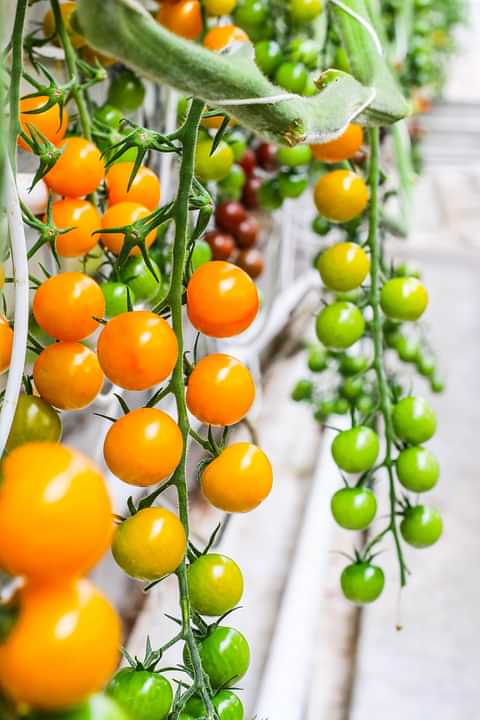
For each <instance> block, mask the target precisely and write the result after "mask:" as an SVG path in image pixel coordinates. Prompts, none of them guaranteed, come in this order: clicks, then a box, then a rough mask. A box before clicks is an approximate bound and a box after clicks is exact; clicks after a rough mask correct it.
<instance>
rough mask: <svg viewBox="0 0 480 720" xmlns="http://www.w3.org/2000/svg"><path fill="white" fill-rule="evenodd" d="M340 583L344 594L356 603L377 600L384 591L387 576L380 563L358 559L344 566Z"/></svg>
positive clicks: (360, 603) (363, 603) (361, 603)
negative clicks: (374, 563) (373, 563)
mask: <svg viewBox="0 0 480 720" xmlns="http://www.w3.org/2000/svg"><path fill="white" fill-rule="evenodd" d="M340 584H341V587H342V591H343V594H344V595H345V597H346V598H347V600H350V602H353V603H355V604H356V605H365V604H367V603H371V602H375V600H377V598H378V597H380V595H381V594H382V592H383V588H384V585H385V576H384V574H383V570H382V569H381V568H380V567H378V565H372V564H371V563H368V562H365V561H358V562H355V563H352V565H347V567H346V568H344V570H343V572H342V574H341V577H340Z"/></svg>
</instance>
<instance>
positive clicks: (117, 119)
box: [95, 103, 123, 130]
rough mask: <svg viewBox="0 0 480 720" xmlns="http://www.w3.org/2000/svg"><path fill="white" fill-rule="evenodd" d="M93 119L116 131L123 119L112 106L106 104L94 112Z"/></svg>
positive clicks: (118, 111)
mask: <svg viewBox="0 0 480 720" xmlns="http://www.w3.org/2000/svg"><path fill="white" fill-rule="evenodd" d="M95 119H96V120H98V121H99V122H101V123H103V125H108V127H111V128H114V129H115V130H118V128H119V127H120V123H121V122H122V119H123V113H122V111H121V110H119V109H118V108H116V107H115V106H114V105H109V104H108V103H106V104H105V105H102V107H99V108H98V109H97V110H95Z"/></svg>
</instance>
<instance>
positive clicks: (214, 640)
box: [184, 625, 250, 689]
mask: <svg viewBox="0 0 480 720" xmlns="http://www.w3.org/2000/svg"><path fill="white" fill-rule="evenodd" d="M197 645H198V651H199V653H200V658H201V661H202V666H203V669H204V671H205V672H206V674H207V675H208V677H209V679H210V683H211V685H212V688H214V689H216V688H221V687H224V686H225V685H235V684H236V683H237V682H238V680H240V679H241V678H242V677H243V676H244V675H245V673H246V672H247V670H248V666H249V664H250V648H249V646H248V643H247V641H246V639H245V637H244V636H243V635H242V633H241V632H239V631H238V630H235V629H233V628H229V627H224V626H222V625H220V626H219V627H217V628H215V629H214V630H213V631H212V632H210V633H209V635H207V637H206V638H204V639H202V640H200V641H198V643H197ZM184 656H185V659H186V660H187V662H189V654H188V649H186V652H185V653H184Z"/></svg>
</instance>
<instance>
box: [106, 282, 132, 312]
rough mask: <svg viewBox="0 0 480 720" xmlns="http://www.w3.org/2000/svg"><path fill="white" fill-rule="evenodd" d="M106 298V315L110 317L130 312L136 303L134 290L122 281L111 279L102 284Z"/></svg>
mask: <svg viewBox="0 0 480 720" xmlns="http://www.w3.org/2000/svg"><path fill="white" fill-rule="evenodd" d="M100 287H101V288H102V292H103V296H104V298H105V315H106V317H108V318H112V317H115V316H116V315H120V314H121V313H124V312H128V310H129V302H130V305H131V307H133V305H134V303H135V295H134V293H133V290H132V289H131V288H129V287H128V285H125V283H122V282H113V281H109V282H106V283H102V285H100Z"/></svg>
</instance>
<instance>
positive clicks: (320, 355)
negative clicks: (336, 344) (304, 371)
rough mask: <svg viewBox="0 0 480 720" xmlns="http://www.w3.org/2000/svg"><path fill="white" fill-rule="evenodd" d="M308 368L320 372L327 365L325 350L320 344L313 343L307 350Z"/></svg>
mask: <svg viewBox="0 0 480 720" xmlns="http://www.w3.org/2000/svg"><path fill="white" fill-rule="evenodd" d="M307 364H308V369H309V370H311V371H312V372H322V370H325V369H326V368H327V367H328V356H327V351H326V350H325V348H324V347H322V346H321V345H314V346H312V347H311V348H309V350H308V360H307Z"/></svg>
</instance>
